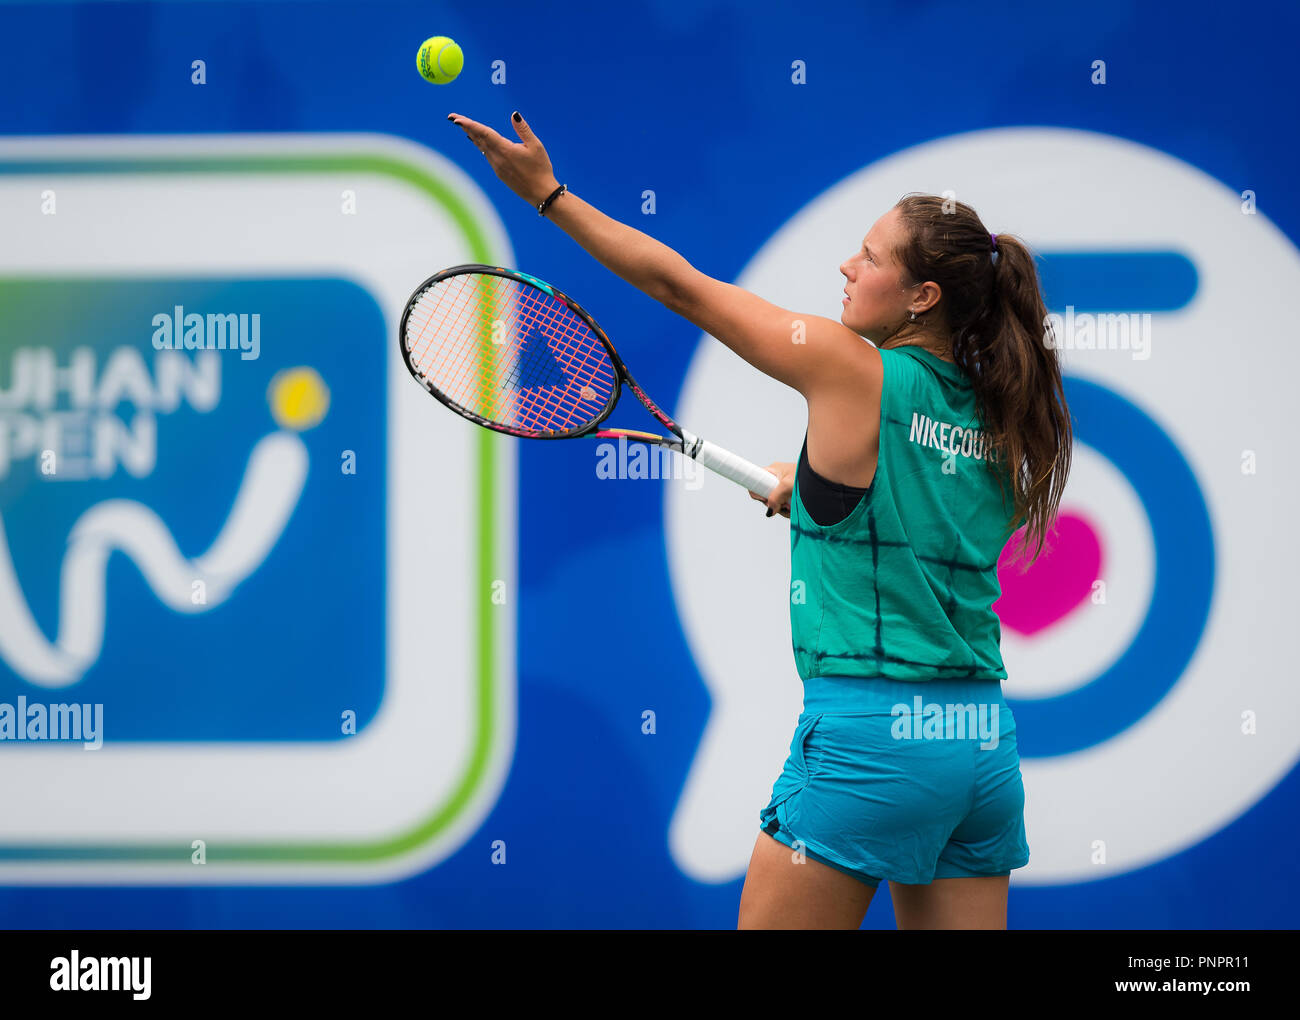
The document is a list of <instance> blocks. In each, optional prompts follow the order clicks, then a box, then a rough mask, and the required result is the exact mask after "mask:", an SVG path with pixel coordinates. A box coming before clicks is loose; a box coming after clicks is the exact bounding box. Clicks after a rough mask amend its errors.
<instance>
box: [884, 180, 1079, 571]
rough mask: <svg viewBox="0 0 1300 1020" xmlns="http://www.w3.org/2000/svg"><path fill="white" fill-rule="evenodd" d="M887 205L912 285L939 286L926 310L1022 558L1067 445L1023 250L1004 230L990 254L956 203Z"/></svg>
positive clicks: (1059, 481)
mask: <svg viewBox="0 0 1300 1020" xmlns="http://www.w3.org/2000/svg"><path fill="white" fill-rule="evenodd" d="M896 208H897V209H898V211H899V213H900V215H901V217H902V222H903V224H904V227H905V229H906V233H907V240H906V241H905V242H904V244H903V246H902V248H901V249H900V250H899V251H897V252H896V253H895V256H896V258H897V259H898V260H899V262H900V263H902V265H903V268H904V269H905V270H906V271H907V272H908V273H910V274H911V275H912V280H913V281H915V282H916V283H924V282H925V281H927V280H932V281H934V282H935V283H937V284H938V285H939V288H940V290H941V292H942V296H941V297H940V299H939V303H938V305H936V306H935V308H934V309H932V311H938V312H939V313H940V314H941V315H943V316H944V317H945V318H946V320H947V323H948V325H949V327H950V328H951V330H952V334H951V340H952V357H953V361H954V362H956V363H957V364H958V365H960V366H961V367H962V368H963V369H965V371H966V374H967V375H968V376H969V377H970V380H971V383H972V384H973V386H974V388H975V399H976V404H977V407H978V409H979V414H980V417H981V418H982V420H983V428H984V430H985V431H986V432H987V433H988V435H989V439H990V440H991V442H992V444H993V447H994V449H995V450H996V451H998V453H997V457H996V460H992V461H989V467H990V469H991V470H994V471H995V472H997V474H998V477H999V481H1000V482H1002V483H1003V485H1004V492H1005V484H1006V482H1007V481H1010V483H1011V487H1012V495H1013V500H1014V507H1015V510H1014V515H1013V517H1012V518H1011V520H1010V522H1009V523H1008V525H1007V535H1008V536H1010V535H1011V533H1012V532H1013V531H1014V530H1015V528H1016V524H1017V523H1018V522H1023V523H1024V524H1025V526H1026V530H1027V535H1026V539H1025V542H1024V544H1023V546H1022V547H1021V550H1020V552H1022V553H1023V552H1024V551H1025V550H1027V549H1028V548H1029V547H1030V546H1032V547H1033V555H1032V556H1031V557H1030V560H1029V563H1032V562H1033V561H1034V560H1035V559H1037V558H1038V556H1039V554H1040V553H1041V552H1042V549H1043V544H1044V542H1045V541H1046V539H1047V534H1048V531H1049V530H1050V529H1051V527H1052V524H1053V522H1054V520H1055V518H1056V513H1057V510H1058V509H1059V507H1060V504H1061V493H1062V492H1063V491H1064V489H1065V480H1066V477H1067V476H1068V475H1069V473H1070V450H1071V447H1072V445H1073V442H1074V433H1073V429H1072V428H1071V425H1070V411H1069V408H1068V407H1067V406H1066V403H1065V389H1064V387H1063V385H1062V382H1061V367H1060V364H1059V363H1058V360H1057V354H1056V347H1055V345H1054V344H1052V343H1051V342H1049V337H1050V333H1048V332H1047V329H1048V327H1047V325H1046V322H1047V308H1046V306H1045V305H1044V304H1043V295H1042V290H1041V287H1040V284H1039V280H1038V270H1037V268H1036V267H1035V265H1034V257H1033V254H1032V253H1031V252H1030V250H1029V248H1028V246H1027V245H1026V244H1025V243H1024V242H1023V241H1022V240H1021V239H1020V238H1018V237H1013V236H1012V235H1010V234H998V235H997V252H996V254H995V253H994V251H993V243H992V238H991V236H990V233H989V230H988V228H987V227H985V226H984V224H983V223H982V222H981V221H980V218H979V216H978V215H977V214H976V212H975V210H974V209H972V208H971V207H970V206H968V205H966V204H965V203H964V202H958V201H956V200H955V199H945V198H940V197H939V196H937V195H917V194H911V195H905V196H904V197H903V198H902V199H900V200H899V202H898V205H897V207H896ZM883 346H886V347H887V346H888V342H886V343H885V344H884V345H883ZM1028 565H1029V564H1028V563H1026V564H1025V568H1026V569H1027V568H1028Z"/></svg>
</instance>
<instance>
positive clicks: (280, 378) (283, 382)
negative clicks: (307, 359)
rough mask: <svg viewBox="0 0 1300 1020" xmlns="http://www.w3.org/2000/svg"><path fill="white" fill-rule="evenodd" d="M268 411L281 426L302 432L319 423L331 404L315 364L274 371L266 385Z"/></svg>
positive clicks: (323, 381) (328, 392)
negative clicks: (269, 409)
mask: <svg viewBox="0 0 1300 1020" xmlns="http://www.w3.org/2000/svg"><path fill="white" fill-rule="evenodd" d="M267 399H268V400H269V402H270V404H271V414H272V415H273V416H274V418H275V420H276V422H277V423H278V424H279V426H280V427H281V428H284V429H292V430H293V431H294V432H302V431H303V430H305V429H309V428H312V427H314V426H316V425H319V424H320V423H321V420H322V419H323V418H324V417H325V412H326V411H327V410H328V409H329V406H330V391H329V387H328V386H326V385H325V380H324V379H322V378H321V377H320V373H318V372H317V371H316V370H315V369H314V368H307V367H306V366H303V367H300V368H289V369H285V370H284V371H282V372H277V373H276V375H275V378H274V379H272V380H271V385H270V386H269V387H267Z"/></svg>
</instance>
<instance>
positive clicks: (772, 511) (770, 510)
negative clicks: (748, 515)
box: [767, 507, 776, 517]
mask: <svg viewBox="0 0 1300 1020" xmlns="http://www.w3.org/2000/svg"><path fill="white" fill-rule="evenodd" d="M774 513H776V511H775V510H773V509H772V508H771V507H769V508H768V511H767V516H768V517H771V516H772V515H773V514H774Z"/></svg>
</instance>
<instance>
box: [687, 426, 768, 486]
mask: <svg viewBox="0 0 1300 1020" xmlns="http://www.w3.org/2000/svg"><path fill="white" fill-rule="evenodd" d="M682 439H683V443H682V446H683V449H684V450H685V451H686V452H687V453H688V454H689V455H690V456H692V457H694V458H695V460H697V461H698V462H699V463H701V464H703V465H704V466H705V467H706V468H708V469H709V470H711V471H716V472H717V473H718V474H720V475H721V476H722V477H723V478H727V479H730V480H731V481H733V482H735V483H736V484H737V485H739V486H741V487H742V488H745V489H748V490H749V491H750V492H756V493H758V495H760V496H762V497H763V498H764V499H766V498H767V497H768V495H769V494H770V493H771V492H772V490H773V489H775V488H776V486H777V482H778V481H779V479H778V478H777V477H776V475H774V474H772V472H770V471H767V470H765V469H764V468H761V467H759V466H758V465H757V464H752V463H750V462H749V461H747V460H745V458H744V457H738V456H736V455H735V454H734V453H732V452H731V451H730V450H724V449H723V448H722V447H721V446H717V445H716V444H714V443H710V442H709V441H708V440H707V439H700V438H699V437H698V436H693V435H691V434H690V433H689V432H687V431H686V430H684V429H683V430H682Z"/></svg>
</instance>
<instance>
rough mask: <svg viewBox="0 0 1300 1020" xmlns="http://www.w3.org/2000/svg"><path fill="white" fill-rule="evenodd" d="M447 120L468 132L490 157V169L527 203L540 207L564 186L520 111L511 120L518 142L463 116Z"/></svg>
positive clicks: (472, 140)
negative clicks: (556, 190) (557, 178)
mask: <svg viewBox="0 0 1300 1020" xmlns="http://www.w3.org/2000/svg"><path fill="white" fill-rule="evenodd" d="M447 119H448V120H449V121H451V122H452V123H453V124H455V125H456V126H457V127H458V128H460V129H461V130H462V131H464V132H465V135H466V136H467V137H468V138H469V140H470V141H471V142H473V143H474V144H475V145H476V146H478V149H479V151H480V152H481V153H483V155H484V156H486V157H487V161H488V166H490V167H491V168H492V170H493V172H495V173H496V175H497V176H498V177H500V178H501V181H502V183H504V184H505V186H506V187H507V188H509V189H510V190H511V191H513V192H514V193H515V194H516V195H518V196H519V197H520V198H522V199H523V200H524V201H525V202H529V203H531V204H532V205H533V206H537V205H539V204H540V203H541V202H543V201H545V200H546V198H547V196H549V195H550V193H551V192H552V191H554V190H555V189H556V188H558V187H559V186H560V182H559V181H557V180H556V179H555V171H554V170H552V169H551V157H550V156H548V155H547V154H546V148H545V146H543V145H542V143H541V141H540V140H539V139H538V137H537V136H536V135H535V134H533V129H532V128H530V127H529V126H528V123H527V121H525V120H524V118H523V117H522V116H521V115H520V114H519V111H517V110H516V111H515V112H514V114H513V115H512V116H511V118H510V119H511V122H512V123H513V124H514V128H515V133H516V134H517V135H518V136H519V141H517V142H512V141H509V140H508V139H505V138H502V137H501V136H500V135H499V134H497V133H496V132H495V131H493V130H492V129H491V128H490V127H488V126H487V125H486V124H480V123H479V122H478V121H476V120H470V119H469V118H468V117H462V116H461V115H460V114H459V113H449V114H447Z"/></svg>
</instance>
